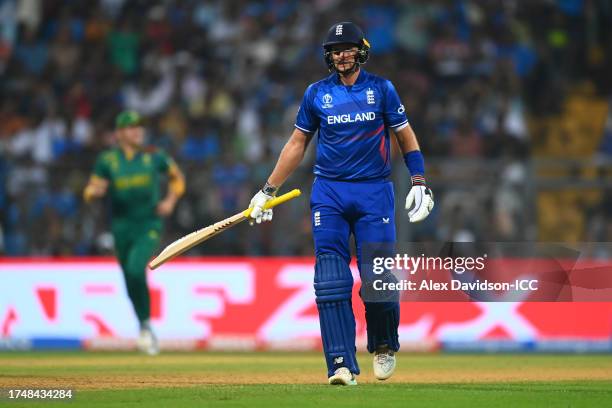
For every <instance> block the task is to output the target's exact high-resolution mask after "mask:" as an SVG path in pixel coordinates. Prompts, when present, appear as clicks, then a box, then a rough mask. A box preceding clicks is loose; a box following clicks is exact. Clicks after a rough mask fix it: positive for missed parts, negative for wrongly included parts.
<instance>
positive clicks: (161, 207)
mask: <svg viewBox="0 0 612 408" xmlns="http://www.w3.org/2000/svg"><path fill="white" fill-rule="evenodd" d="M184 193H185V176H184V175H183V173H182V172H181V171H180V169H179V168H178V167H177V166H176V165H173V166H172V167H170V169H169V170H168V193H167V194H166V197H164V199H163V200H162V201H160V202H159V204H158V206H157V213H158V214H159V215H161V216H168V215H170V214H171V213H172V211H173V210H174V207H175V205H176V202H177V201H178V200H179V199H180V198H181V196H182V195H183V194H184Z"/></svg>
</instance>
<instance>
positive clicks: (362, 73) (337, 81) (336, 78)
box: [332, 68, 368, 86]
mask: <svg viewBox="0 0 612 408" xmlns="http://www.w3.org/2000/svg"><path fill="white" fill-rule="evenodd" d="M332 75H333V77H334V83H335V84H336V85H344V84H343V83H342V81H340V75H339V74H336V73H335V72H334V73H333V74H332ZM367 75H368V74H367V72H366V71H365V69H363V68H360V69H359V75H358V76H357V80H356V81H355V83H354V84H353V85H348V86H355V85H359V84H361V83H363V82H365V80H366V76H367ZM344 86H347V85H344Z"/></svg>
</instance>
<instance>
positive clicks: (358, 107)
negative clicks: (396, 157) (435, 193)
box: [295, 69, 408, 181]
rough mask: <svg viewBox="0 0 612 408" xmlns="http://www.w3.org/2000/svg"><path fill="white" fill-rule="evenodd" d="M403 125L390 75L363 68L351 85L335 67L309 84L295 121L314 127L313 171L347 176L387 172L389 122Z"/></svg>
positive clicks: (380, 175)
mask: <svg viewBox="0 0 612 408" xmlns="http://www.w3.org/2000/svg"><path fill="white" fill-rule="evenodd" d="M407 125H408V119H407V118H406V113H405V109H404V105H402V103H401V102H400V98H399V96H398V94H397V91H396V90H395V87H394V86H393V84H392V83H391V81H389V80H387V79H384V78H381V77H379V76H376V75H373V74H370V73H368V72H366V71H364V70H363V69H362V70H361V71H360V73H359V76H358V78H357V81H356V82H355V84H354V85H352V86H346V85H344V84H342V82H341V81H340V79H339V77H338V75H337V74H335V73H334V74H332V75H330V76H329V77H327V78H325V79H323V80H321V81H319V82H315V83H314V84H311V85H310V86H309V87H308V88H307V89H306V92H305V93H304V99H303V100H302V105H301V106H300V110H299V111H298V115H297V120H296V123H295V127H296V128H298V129H300V130H302V131H304V132H308V133H314V132H316V131H317V130H318V132H319V133H318V138H317V157H316V162H315V167H314V173H315V174H316V175H317V176H321V177H325V178H329V179H334V180H347V181H357V180H372V179H381V178H385V177H387V176H389V174H390V173H391V160H390V148H389V147H390V145H389V142H390V140H389V128H391V129H394V130H396V131H397V130H400V129H402V128H404V127H405V126H407Z"/></svg>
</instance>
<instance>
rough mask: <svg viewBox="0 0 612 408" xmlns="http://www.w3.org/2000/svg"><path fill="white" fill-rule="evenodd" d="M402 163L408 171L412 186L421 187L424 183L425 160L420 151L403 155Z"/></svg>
mask: <svg viewBox="0 0 612 408" xmlns="http://www.w3.org/2000/svg"><path fill="white" fill-rule="evenodd" d="M404 162H405V163H406V167H408V170H409V171H410V176H411V179H412V185H413V186H415V185H422V186H424V185H425V184H426V183H425V177H424V176H425V160H424V159H423V154H422V153H421V151H420V150H413V151H411V152H408V153H406V154H405V155H404Z"/></svg>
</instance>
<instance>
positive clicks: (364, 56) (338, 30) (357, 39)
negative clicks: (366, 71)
mask: <svg viewBox="0 0 612 408" xmlns="http://www.w3.org/2000/svg"><path fill="white" fill-rule="evenodd" d="M336 44H355V45H356V46H357V48H358V49H359V51H358V52H357V61H356V66H359V65H360V64H365V63H366V61H367V60H368V58H369V56H370V43H369V42H368V40H366V39H365V36H364V35H363V31H362V30H361V28H359V26H358V25H357V24H355V23H352V22H350V21H343V22H341V23H336V24H334V25H333V26H331V27H330V29H329V31H328V32H327V36H326V37H325V41H324V42H323V50H324V57H325V62H326V63H327V66H328V68H329V70H330V71H331V70H334V69H335V67H334V62H333V60H332V56H331V46H332V45H336Z"/></svg>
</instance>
